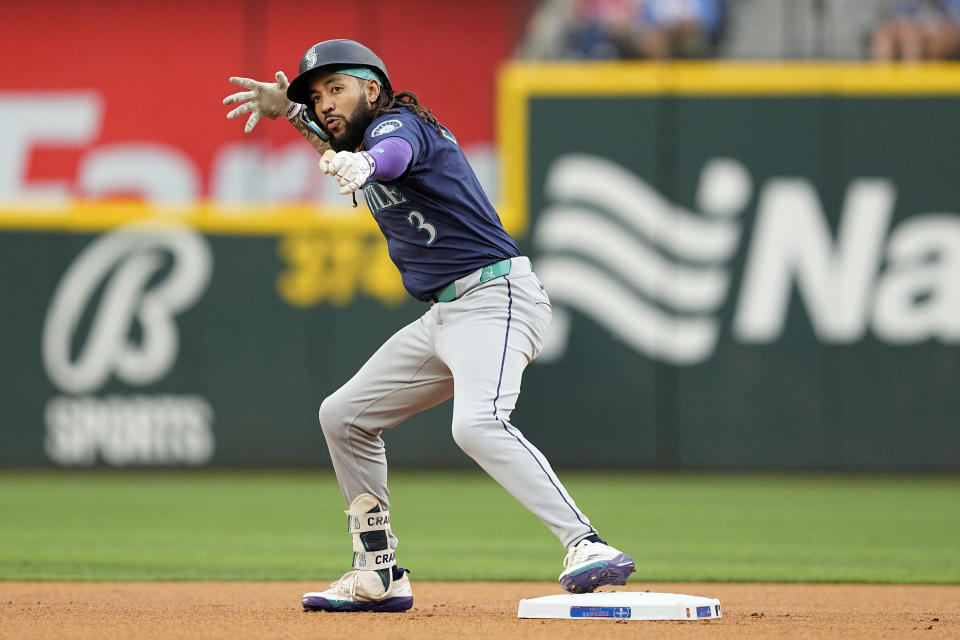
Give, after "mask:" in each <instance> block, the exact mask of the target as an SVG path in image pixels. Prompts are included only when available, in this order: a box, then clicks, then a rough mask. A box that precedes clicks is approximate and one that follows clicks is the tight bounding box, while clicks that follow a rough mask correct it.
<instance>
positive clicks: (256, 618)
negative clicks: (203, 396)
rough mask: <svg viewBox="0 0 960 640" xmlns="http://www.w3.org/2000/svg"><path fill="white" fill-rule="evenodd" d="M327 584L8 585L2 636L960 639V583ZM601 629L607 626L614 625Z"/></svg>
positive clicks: (3, 589) (0, 589) (1, 596)
mask: <svg viewBox="0 0 960 640" xmlns="http://www.w3.org/2000/svg"><path fill="white" fill-rule="evenodd" d="M320 586H322V585H320V584H317V583H299V582H295V583H290V582H285V583H284V582H256V583H253V582H160V583H157V582H153V583H129V582H128V583H89V582H84V583H64V582H46V583H44V582H0V638H11V639H12V638H17V639H20V638H39V639H44V638H63V637H68V638H97V639H100V638H187V639H190V638H231V639H234V638H311V639H315V638H320V637H322V638H345V637H353V636H355V635H357V632H358V631H360V632H362V636H363V637H383V638H401V639H410V640H413V639H419V638H550V639H551V640H561V639H563V638H577V639H578V640H579V639H581V638H583V637H584V628H585V627H589V628H590V629H591V631H589V633H590V635H591V636H595V637H603V638H626V637H632V638H636V637H642V638H661V637H669V638H707V637H709V638H713V639H716V638H720V639H724V638H801V637H802V638H814V637H816V638H905V637H913V636H916V637H921V638H948V637H949V638H957V637H960V586H926V585H911V586H896V585H893V586H891V585H812V584H804V585H784V584H689V583H685V584H644V585H640V584H639V583H638V584H634V585H631V586H630V587H629V589H630V590H633V591H644V590H648V591H664V592H673V593H688V594H693V595H700V596H707V597H714V598H719V599H720V602H721V604H722V605H723V619H721V620H712V621H700V622H696V621H693V622H644V621H614V620H518V619H517V604H518V602H519V600H520V598H531V597H536V596H540V595H549V594H554V593H560V591H559V587H558V586H557V585H555V584H544V583H530V582H523V583H462V582H448V583H442V582H421V583H414V599H415V600H414V605H415V606H414V608H413V609H412V610H411V611H409V612H407V613H403V614H372V613H360V614H356V613H354V614H344V613H341V614H328V613H304V612H303V611H302V610H301V609H300V594H301V593H302V592H303V591H310V590H315V589H317V588H318V587H320ZM600 627H603V628H602V629H601V628H600Z"/></svg>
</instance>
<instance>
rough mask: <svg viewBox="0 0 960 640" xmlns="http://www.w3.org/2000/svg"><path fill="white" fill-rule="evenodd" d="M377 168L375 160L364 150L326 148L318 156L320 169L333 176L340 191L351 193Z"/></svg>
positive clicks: (345, 193)
mask: <svg viewBox="0 0 960 640" xmlns="http://www.w3.org/2000/svg"><path fill="white" fill-rule="evenodd" d="M376 169H377V162H376V161H375V160H374V159H373V156H372V155H370V154H369V153H367V152H366V151H360V152H358V153H351V152H349V151H340V152H334V150H333V149H327V150H326V151H325V152H324V154H323V157H321V158H320V171H323V172H324V173H325V174H327V175H330V176H333V177H334V178H336V179H337V182H338V183H339V184H340V193H342V194H343V195H347V194H348V193H353V192H354V191H356V190H357V189H359V188H360V187H361V186H363V183H364V182H366V181H367V178H369V177H370V175H371V174H373V172H374V171H376Z"/></svg>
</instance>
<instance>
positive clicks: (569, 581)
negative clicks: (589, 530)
mask: <svg viewBox="0 0 960 640" xmlns="http://www.w3.org/2000/svg"><path fill="white" fill-rule="evenodd" d="M563 566H564V567H566V568H565V569H564V571H563V573H561V574H560V586H561V587H563V588H564V589H566V590H567V591H569V592H570V593H591V592H592V591H593V590H594V589H596V588H597V587H600V586H603V585H607V584H627V578H628V577H629V576H630V574H631V573H633V572H634V571H636V569H635V568H634V562H633V558H631V557H630V556H628V555H627V554H625V553H623V552H622V551H619V550H617V549H614V548H613V547H611V546H610V545H608V544H606V543H603V542H591V541H590V540H581V541H580V542H578V543H577V544H576V545H575V546H574V547H573V548H572V549H570V551H568V552H567V557H565V558H564V559H563Z"/></svg>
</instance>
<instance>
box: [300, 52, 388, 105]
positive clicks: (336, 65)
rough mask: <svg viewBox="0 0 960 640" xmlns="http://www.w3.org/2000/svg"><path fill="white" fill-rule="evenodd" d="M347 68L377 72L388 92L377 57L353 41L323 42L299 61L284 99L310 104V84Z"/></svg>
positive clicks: (382, 68)
mask: <svg viewBox="0 0 960 640" xmlns="http://www.w3.org/2000/svg"><path fill="white" fill-rule="evenodd" d="M347 67H365V68H367V69H373V70H374V71H377V72H378V73H379V74H380V76H382V77H383V83H384V84H385V85H386V87H387V88H388V89H390V76H389V75H387V66H386V65H385V64H383V60H381V59H380V58H379V57H378V56H377V54H375V53H374V52H373V51H371V50H370V49H368V48H367V47H365V46H363V45H362V44H360V43H359V42H356V41H354V40H343V39H340V40H325V41H324V42H318V43H317V44H315V45H313V46H312V47H310V48H309V49H307V52H306V53H305V54H303V58H302V59H301V60H300V75H298V76H297V77H296V78H294V79H293V82H291V83H290V86H289V87H288V88H287V97H288V98H290V100H292V101H293V102H299V103H300V104H309V103H310V85H311V84H312V83H313V81H314V80H315V79H317V78H318V77H320V76H322V75H325V74H327V73H334V72H335V71H336V70H337V69H344V68H347Z"/></svg>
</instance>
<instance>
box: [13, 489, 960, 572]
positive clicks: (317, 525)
mask: <svg viewBox="0 0 960 640" xmlns="http://www.w3.org/2000/svg"><path fill="white" fill-rule="evenodd" d="M561 477H562V478H563V480H564V481H565V483H566V485H567V487H568V488H569V490H570V492H571V493H572V494H573V496H574V498H575V499H576V500H577V501H578V503H579V504H580V506H581V507H582V508H583V509H584V511H586V512H587V514H588V515H589V516H590V517H591V518H592V519H593V521H594V524H595V525H596V526H597V527H598V528H599V530H600V532H601V534H602V535H603V536H605V537H606V538H607V539H608V540H609V541H610V542H611V543H612V544H614V545H616V546H618V547H620V548H621V549H623V550H625V551H628V552H630V553H632V554H633V556H634V558H635V559H636V560H637V565H638V573H637V574H636V575H635V577H634V578H633V580H634V581H637V582H643V581H778V582H796V581H810V582H895V583H960V480H958V479H957V478H950V477H909V476H903V477H873V476H817V475H809V476H798V475H769V476H767V475H762V476H758V475H744V476H740V475H733V476H730V475H696V474H693V475H646V474H607V475H599V474H593V473H590V474H586V473H562V474H561ZM391 489H392V492H393V495H392V499H393V504H392V509H391V510H392V519H393V526H394V530H395V531H396V533H397V534H398V535H399V536H400V540H401V542H400V548H399V550H398V559H399V560H400V563H401V565H403V566H407V567H410V568H411V569H412V570H413V577H414V578H415V579H418V580H554V579H556V576H557V574H558V573H559V572H560V569H561V560H562V558H563V555H564V549H563V548H562V547H561V546H560V544H559V543H558V542H557V540H556V539H555V538H554V537H553V536H552V535H551V534H550V533H549V532H548V531H547V529H546V528H545V527H544V526H543V525H542V524H541V523H540V522H539V520H537V519H536V518H534V517H533V516H532V515H531V514H530V513H528V512H527V511H526V510H525V509H523V508H522V507H521V506H520V505H519V504H518V503H517V502H516V501H515V500H514V499H513V498H511V497H510V496H509V495H508V494H507V493H506V492H505V491H504V490H503V489H502V488H501V487H500V486H499V485H497V484H496V483H494V482H493V481H492V480H490V479H489V478H488V477H487V476H485V475H482V474H479V473H406V472H397V473H394V474H393V475H392V476H391ZM343 508H344V504H343V500H342V497H341V496H340V493H339V490H338V489H337V485H336V482H335V480H334V478H333V476H332V474H330V473H295V472H284V473H242V474H241V473H214V472H206V473H194V472H190V473H187V472H183V473H173V472H169V473H167V472H163V473H161V472H152V473H140V474H137V473H107V472H102V473H97V472H93V473H17V472H3V473H0V579H3V580H313V579H316V580H318V581H326V580H330V579H333V578H336V577H339V575H340V574H341V573H342V572H343V571H344V570H346V568H347V565H348V563H349V561H350V555H351V554H350V540H349V536H348V535H347V533H346V532H345V530H346V528H345V522H344V517H343V515H341V514H342V509H343Z"/></svg>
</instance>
